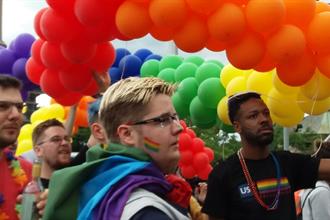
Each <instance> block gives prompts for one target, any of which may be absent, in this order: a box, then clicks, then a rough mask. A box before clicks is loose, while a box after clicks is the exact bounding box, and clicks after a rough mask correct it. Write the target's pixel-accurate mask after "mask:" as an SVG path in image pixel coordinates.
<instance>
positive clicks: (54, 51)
mask: <svg viewBox="0 0 330 220" xmlns="http://www.w3.org/2000/svg"><path fill="white" fill-rule="evenodd" d="M41 60H42V63H43V64H44V65H45V66H46V67H47V68H50V69H57V70H59V69H65V68H67V67H68V66H69V65H71V63H70V62H69V61H68V60H66V59H65V58H64V56H63V55H62V53H61V50H60V46H59V45H58V44H55V43H50V42H47V41H46V42H45V43H44V44H43V45H42V47H41Z"/></svg>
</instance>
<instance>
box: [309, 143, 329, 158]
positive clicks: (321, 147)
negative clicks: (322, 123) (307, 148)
mask: <svg viewBox="0 0 330 220" xmlns="http://www.w3.org/2000/svg"><path fill="white" fill-rule="evenodd" d="M314 146H315V147H316V149H317V150H316V152H315V153H314V154H313V155H312V156H313V157H316V158H319V159H321V158H330V142H328V141H325V142H322V140H316V141H314Z"/></svg>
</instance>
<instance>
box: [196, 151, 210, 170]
mask: <svg viewBox="0 0 330 220" xmlns="http://www.w3.org/2000/svg"><path fill="white" fill-rule="evenodd" d="M208 164H209V157H208V156H207V154H206V153H204V152H200V153H197V154H196V155H195V156H194V159H193V166H194V169H195V170H196V171H197V172H198V171H199V170H202V169H204V168H205V167H206V166H207V165H208Z"/></svg>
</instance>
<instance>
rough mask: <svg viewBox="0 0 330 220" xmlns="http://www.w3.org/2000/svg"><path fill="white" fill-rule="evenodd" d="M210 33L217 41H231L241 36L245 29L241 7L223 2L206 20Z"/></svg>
mask: <svg viewBox="0 0 330 220" xmlns="http://www.w3.org/2000/svg"><path fill="white" fill-rule="evenodd" d="M207 26H208V30H209V32H210V35H211V36H212V37H214V38H215V39H217V40H219V41H224V42H228V41H233V40H235V39H237V38H239V37H241V36H242V34H243V33H244V31H245V29H246V22H245V16H244V13H243V11H242V9H241V8H240V7H239V6H237V5H235V4H232V3H224V4H223V5H222V6H221V7H220V8H219V9H218V10H216V11H215V12H214V13H213V14H212V15H211V16H209V18H208V21H207Z"/></svg>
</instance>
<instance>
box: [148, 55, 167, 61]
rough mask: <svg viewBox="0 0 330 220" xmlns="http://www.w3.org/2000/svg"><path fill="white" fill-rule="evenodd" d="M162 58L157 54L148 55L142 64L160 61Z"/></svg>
mask: <svg viewBox="0 0 330 220" xmlns="http://www.w3.org/2000/svg"><path fill="white" fill-rule="evenodd" d="M162 58H163V57H162V56H160V55H158V54H150V55H149V56H147V57H146V58H145V59H144V62H146V61H147V60H161V59H162Z"/></svg>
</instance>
